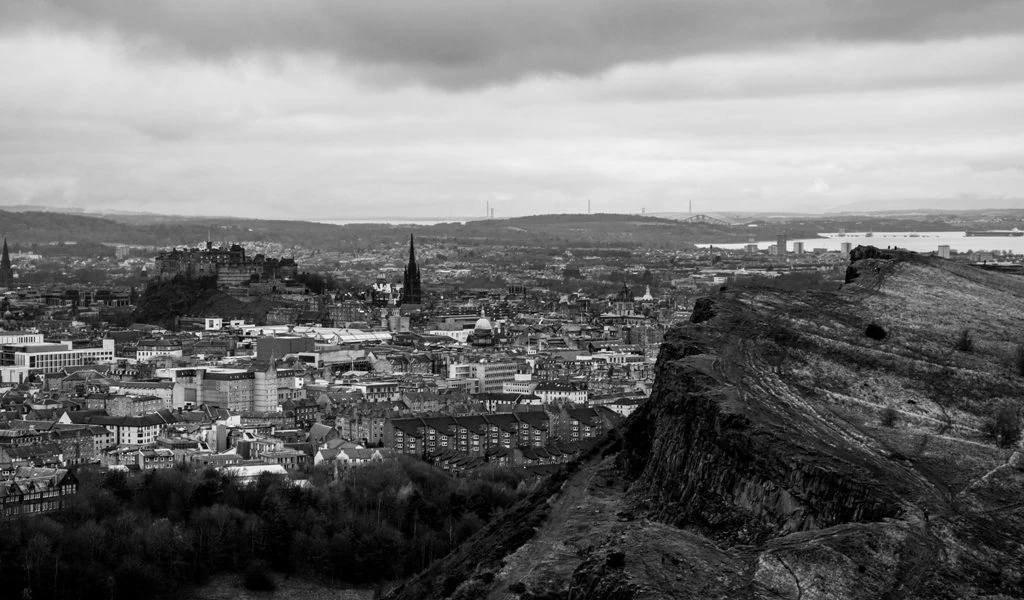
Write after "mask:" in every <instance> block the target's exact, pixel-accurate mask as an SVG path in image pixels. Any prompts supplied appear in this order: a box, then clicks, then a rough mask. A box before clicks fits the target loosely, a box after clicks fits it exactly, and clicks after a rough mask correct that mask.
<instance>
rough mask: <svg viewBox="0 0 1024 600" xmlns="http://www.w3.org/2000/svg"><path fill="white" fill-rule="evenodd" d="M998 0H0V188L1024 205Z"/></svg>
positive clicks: (581, 208) (668, 202)
mask: <svg viewBox="0 0 1024 600" xmlns="http://www.w3.org/2000/svg"><path fill="white" fill-rule="evenodd" d="M1022 17H1024V8H1022V7H1021V5H1020V4H1019V3H1013V2H997V1H992V2H983V3H972V4H971V5H970V6H964V7H958V6H947V5H942V6H936V5H935V3H933V2H922V1H912V2H889V3H883V2H867V3H857V4H851V3H840V2H826V3H809V2H777V3H769V4H765V3H758V4H743V3H728V4H722V3H714V4H712V3H704V2H672V3H668V2H656V1H644V2H638V3H631V4H630V5H629V7H628V8H624V7H622V6H616V5H615V4H614V3H600V2H599V3H586V2H575V1H573V2H566V3H560V5H559V6H558V7H550V6H547V5H543V6H542V5H540V4H539V3H534V2H522V3H516V4H515V5H499V4H495V3H488V2H484V3H479V2H474V3H467V2H460V1H455V0H452V1H446V2H441V3H431V4H429V5H425V4H409V5H406V6H402V7H401V10H399V9H398V8H395V7H389V8H382V7H377V6H373V5H370V4H363V3H341V4H338V3H327V2H320V1H315V0H308V1H302V2H291V3H287V4H267V5H256V6H255V7H254V6H253V5H252V4H251V3H246V4H244V5H243V4H240V3H237V2H232V1H222V2H207V3H201V4H195V3H171V2H153V3H146V4H138V3H131V2H80V3H75V5H74V6H63V5H61V4H60V3H57V2H51V1H44V0H38V1H34V2H24V3H15V4H12V5H5V6H3V7H0V23H2V24H0V76H3V77H4V79H5V81H7V82H9V83H10V85H7V86H5V88H6V89H5V94H4V95H3V97H0V139H3V140H4V141H3V142H2V143H0V158H2V160H0V205H20V204H29V205H37V204H38V205H47V206H53V207H57V208H65V209H84V210H120V211H141V212H154V213H164V214H195V215H237V214H244V215H246V216H253V217H260V218H268V219H272V218H289V219H302V220H320V219H344V218H351V219H365V218H380V217H385V218H388V217H389V218H391V219H396V220H400V219H403V218H405V219H414V218H418V219H438V220H445V219H453V220H461V219H465V218H473V217H474V216H476V217H477V218H480V217H482V215H483V213H484V211H485V207H488V206H489V207H491V208H493V209H494V210H495V217H498V218H501V217H513V216H520V215H525V214H538V213H582V212H586V207H587V206H588V204H589V206H590V210H591V211H592V212H595V213H596V212H612V213H624V212H636V213H639V212H641V209H644V210H646V212H647V213H648V214H651V213H659V212H686V210H687V203H688V202H690V201H693V203H694V207H695V212H698V211H699V212H708V213H713V212H722V211H756V212H765V211H778V212H808V213H819V212H825V211H855V210H884V209H919V208H942V209H955V208H975V207H978V208H981V207H986V208H1012V207H1018V206H1021V205H1022V203H1024V200H1022V198H1021V197H1020V195H1019V190H1020V189H1021V184H1024V171H1022V169H1021V168H1020V165H1021V164H1024V150H1022V149H1024V144H1022V143H1021V142H1022V140H1021V135H1020V133H1019V132H1020V131H1021V130H1022V126H1024V108H1022V107H1024V102H1021V100H1022V99H1024V76H1022V75H1021V74H1020V73H1019V70H1018V69H1015V68H1014V65H1016V64H1019V63H1020V61H1021V59H1024V35H1022V31H1021V25H1020V24H1021V23H1024V18H1022Z"/></svg>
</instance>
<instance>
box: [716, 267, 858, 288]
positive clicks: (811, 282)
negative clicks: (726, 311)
mask: <svg viewBox="0 0 1024 600" xmlns="http://www.w3.org/2000/svg"><path fill="white" fill-rule="evenodd" d="M840 283H842V279H841V278H840V277H839V273H838V271H834V272H829V273H822V272H821V271H797V272H793V273H783V274H782V275H779V276H778V277H768V276H765V275H747V276H743V277H737V278H736V280H735V281H734V282H733V284H732V287H738V288H771V289H777V290H785V291H789V292H801V291H807V290H817V291H834V290H836V289H837V288H838V287H839V285H840Z"/></svg>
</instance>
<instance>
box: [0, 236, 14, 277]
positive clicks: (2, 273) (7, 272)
mask: <svg viewBox="0 0 1024 600" xmlns="http://www.w3.org/2000/svg"><path fill="white" fill-rule="evenodd" d="M13 285H14V270H13V269H12V268H11V253H10V251H8V249H7V238H6V237H4V249H3V254H2V255H0V287H12V286H13Z"/></svg>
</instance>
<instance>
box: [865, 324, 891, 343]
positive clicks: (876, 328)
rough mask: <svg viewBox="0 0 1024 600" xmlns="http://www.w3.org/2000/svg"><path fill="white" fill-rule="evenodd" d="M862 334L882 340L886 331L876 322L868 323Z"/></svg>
mask: <svg viewBox="0 0 1024 600" xmlns="http://www.w3.org/2000/svg"><path fill="white" fill-rule="evenodd" d="M864 335H866V336H868V337H869V338H871V339H873V340H884V339H885V336H887V335H888V333H887V332H886V331H885V329H884V328H883V327H882V326H881V325H879V324H878V323H870V324H868V326H867V328H865V329H864Z"/></svg>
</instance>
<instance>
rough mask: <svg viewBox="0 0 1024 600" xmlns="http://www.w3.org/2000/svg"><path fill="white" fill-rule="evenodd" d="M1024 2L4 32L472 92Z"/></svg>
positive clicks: (221, 0)
mask: <svg viewBox="0 0 1024 600" xmlns="http://www.w3.org/2000/svg"><path fill="white" fill-rule="evenodd" d="M1022 24H1024V2H1020V1H1019V0H973V1H970V2H964V1H960V0H755V1H750V2H741V1H737V0H505V1H497V0H410V1H407V2H401V3H399V2H382V1H380V0H364V1H344V0H280V1H255V0H145V1H141V0H73V1H72V0H5V1H4V2H3V3H2V4H0V28H8V29H22V28H26V27H33V28H35V27H49V28H59V29H62V30H70V31H82V32H86V33H91V32H98V31H113V32H115V33H117V34H118V35H119V36H121V37H123V38H124V39H125V40H126V41H127V42H128V43H129V44H130V47H131V48H133V49H134V50H136V51H138V52H140V53H144V54H146V55H150V56H151V55H153V54H154V53H156V54H160V53H168V52H169V53H185V54H187V55H190V56H194V57H199V58H208V59H215V60H216V59H223V58H227V57H231V56H234V55H238V54H244V53H251V52H258V53H271V54H272V53H277V52H282V51H283V52H299V53H306V52H314V53H323V54H326V55H330V56H332V57H334V58H336V59H337V60H338V61H339V62H341V63H343V64H345V65H347V66H349V67H352V68H356V69H367V68H370V69H372V72H373V73H374V75H373V76H376V77H384V78H388V79H391V80H394V81H422V82H426V83H430V84H433V85H440V86H446V87H448V86H452V87H473V86H479V85H486V84H489V83H495V82H507V81H514V80H518V79H522V78H524V77H529V76H532V75H541V76H545V75H570V76H573V75H576V76H585V75H591V74H594V73H597V72H601V71H603V70H605V69H608V68H611V67H614V66H616V65H619V64H622V63H627V62H637V61H668V60H673V59H676V58H680V57H684V56H688V55H694V54H704V53H712V52H737V51H739V52H743V51H750V50H758V49H766V48H772V47H776V46H779V45H782V44H788V43H794V42H802V41H811V42H832V41H840V42H845V41H849V42H856V41H920V40H926V39H948V38H962V37H977V36H985V35H992V34H1001V33H1008V32H1011V31H1019V30H1020V29H1022V28H1024V25H1022Z"/></svg>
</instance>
